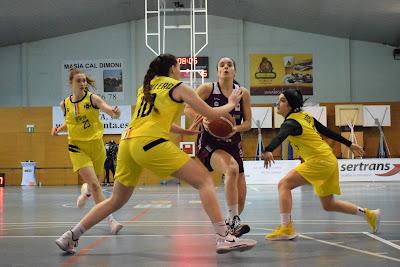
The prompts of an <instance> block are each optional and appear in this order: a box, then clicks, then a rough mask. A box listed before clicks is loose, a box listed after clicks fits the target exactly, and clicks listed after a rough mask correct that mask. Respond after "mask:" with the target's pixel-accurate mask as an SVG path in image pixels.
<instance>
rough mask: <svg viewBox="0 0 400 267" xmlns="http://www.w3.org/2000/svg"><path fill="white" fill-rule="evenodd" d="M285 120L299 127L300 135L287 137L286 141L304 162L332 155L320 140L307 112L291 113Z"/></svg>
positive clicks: (329, 149)
mask: <svg viewBox="0 0 400 267" xmlns="http://www.w3.org/2000/svg"><path fill="white" fill-rule="evenodd" d="M286 119H293V120H296V121H297V122H298V123H300V125H301V128H302V133H301V135H298V136H292V135H289V137H288V139H289V141H290V144H291V145H292V147H293V149H294V150H295V151H296V152H297V153H298V155H300V156H301V157H302V158H303V159H304V160H308V159H312V158H313V157H321V156H328V155H331V154H332V148H331V147H330V146H329V145H328V144H327V143H326V142H325V141H324V140H322V138H321V136H320V135H319V133H318V131H317V129H315V126H314V118H313V117H312V116H311V115H309V114H308V113H307V112H304V111H300V112H295V113H291V114H290V115H289V116H288V117H287V118H286Z"/></svg>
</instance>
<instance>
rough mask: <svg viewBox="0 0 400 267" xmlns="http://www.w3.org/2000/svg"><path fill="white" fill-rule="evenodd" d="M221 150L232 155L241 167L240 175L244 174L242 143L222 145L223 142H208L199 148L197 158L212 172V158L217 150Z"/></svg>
mask: <svg viewBox="0 0 400 267" xmlns="http://www.w3.org/2000/svg"><path fill="white" fill-rule="evenodd" d="M217 149H221V150H223V151H225V152H227V153H228V154H229V155H231V156H232V157H233V158H234V159H235V160H236V162H237V164H238V165H239V173H243V172H244V169H243V158H242V157H243V150H242V145H241V143H229V142H226V143H221V142H208V143H207V144H201V145H199V146H198V152H197V157H198V158H199V159H200V161H201V162H202V163H203V164H204V166H206V167H207V169H208V170H209V171H210V172H212V171H213V168H212V167H211V163H210V160H211V156H212V153H214V151H215V150H217Z"/></svg>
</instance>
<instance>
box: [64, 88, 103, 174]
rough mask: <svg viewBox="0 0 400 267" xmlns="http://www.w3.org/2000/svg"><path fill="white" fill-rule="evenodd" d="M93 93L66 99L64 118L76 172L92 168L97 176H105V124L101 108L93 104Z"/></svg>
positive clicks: (69, 148)
mask: <svg viewBox="0 0 400 267" xmlns="http://www.w3.org/2000/svg"><path fill="white" fill-rule="evenodd" d="M91 97H92V93H91V92H85V95H84V96H83V98H82V99H80V100H78V101H72V99H71V96H70V97H67V98H65V99H64V116H65V122H66V124H67V128H68V151H69V156H70V158H71V161H72V166H73V169H74V171H78V170H79V169H81V168H83V167H89V166H92V167H93V168H94V170H95V172H96V174H97V175H101V174H103V172H104V171H103V170H104V161H105V159H106V151H105V148H104V144H103V123H102V122H101V121H100V119H99V108H97V107H95V106H94V105H93V104H92V98H91Z"/></svg>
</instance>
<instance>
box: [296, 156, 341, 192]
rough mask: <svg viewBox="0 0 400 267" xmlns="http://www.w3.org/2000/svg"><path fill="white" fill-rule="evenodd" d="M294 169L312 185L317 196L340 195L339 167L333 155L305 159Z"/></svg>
mask: <svg viewBox="0 0 400 267" xmlns="http://www.w3.org/2000/svg"><path fill="white" fill-rule="evenodd" d="M295 170H296V171H297V172H298V173H300V174H301V176H303V178H304V179H306V180H307V181H308V182H309V183H310V184H312V185H313V187H314V193H315V194H316V195H317V196H320V197H325V196H329V195H332V194H336V195H340V186H339V168H338V161H337V159H336V157H335V155H333V154H332V155H328V156H324V157H320V158H315V159H311V160H307V161H305V162H303V163H302V164H300V165H299V166H297V167H296V168H295Z"/></svg>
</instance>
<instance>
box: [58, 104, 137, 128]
mask: <svg viewBox="0 0 400 267" xmlns="http://www.w3.org/2000/svg"><path fill="white" fill-rule="evenodd" d="M119 109H120V110H121V116H120V117H119V118H118V119H113V118H111V117H110V116H109V115H107V114H106V113H104V112H102V111H100V115H99V118H100V120H101V121H102V122H103V126H104V134H121V133H122V131H123V130H124V129H125V128H126V127H128V125H129V122H130V121H131V106H129V105H124V106H119ZM63 122H64V114H63V112H62V111H61V108H60V107H59V106H55V107H53V127H58V126H60V125H61V124H62V123H63ZM63 134H64V135H66V134H67V133H60V135H63Z"/></svg>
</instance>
